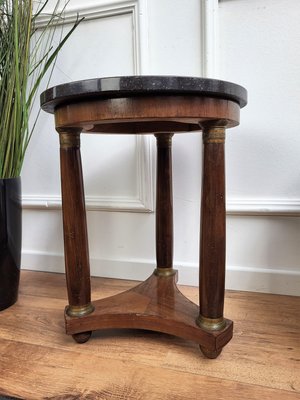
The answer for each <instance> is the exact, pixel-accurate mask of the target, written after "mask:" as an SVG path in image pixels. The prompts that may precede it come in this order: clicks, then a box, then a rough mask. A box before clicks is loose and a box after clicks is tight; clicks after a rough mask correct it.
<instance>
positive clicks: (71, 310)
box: [66, 303, 95, 317]
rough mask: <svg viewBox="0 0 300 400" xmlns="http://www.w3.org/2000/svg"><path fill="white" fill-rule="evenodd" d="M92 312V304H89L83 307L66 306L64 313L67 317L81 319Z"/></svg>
mask: <svg viewBox="0 0 300 400" xmlns="http://www.w3.org/2000/svg"><path fill="white" fill-rule="evenodd" d="M94 310H95V308H94V306H93V304H92V303H89V304H85V305H84V306H68V307H67V310H66V312H67V315H68V316H69V317H83V316H84V315H88V314H91V313H92V312H93V311H94Z"/></svg>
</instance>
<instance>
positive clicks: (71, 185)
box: [58, 129, 94, 343]
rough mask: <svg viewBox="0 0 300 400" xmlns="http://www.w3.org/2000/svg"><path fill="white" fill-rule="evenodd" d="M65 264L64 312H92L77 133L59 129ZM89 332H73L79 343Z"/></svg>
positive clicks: (72, 315) (87, 337)
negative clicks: (66, 291) (66, 299)
mask: <svg viewBox="0 0 300 400" xmlns="http://www.w3.org/2000/svg"><path fill="white" fill-rule="evenodd" d="M58 132H59V138H60V165H61V188H62V211H63V229H64V247H65V266H66V280H67V290H68V299H69V306H68V307H67V308H66V314H67V315H68V316H71V317H82V316H84V315H87V314H90V313H91V312H93V310H94V307H93V305H92V303H91V285H90V266H89V250H88V236H87V225H86V212H85V199H84V188H83V177H82V167H81V155H80V132H78V130H76V129H69V130H63V131H61V130H59V131H58ZM90 335H91V332H83V333H78V334H76V335H73V338H74V339H75V340H76V341H77V342H79V343H83V342H85V341H87V340H88V339H89V337H90Z"/></svg>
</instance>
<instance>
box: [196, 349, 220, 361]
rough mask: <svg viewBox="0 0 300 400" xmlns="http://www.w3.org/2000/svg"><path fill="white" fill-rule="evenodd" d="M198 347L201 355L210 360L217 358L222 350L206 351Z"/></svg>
mask: <svg viewBox="0 0 300 400" xmlns="http://www.w3.org/2000/svg"><path fill="white" fill-rule="evenodd" d="M199 347H200V350H201V351H202V353H203V355H204V356H205V357H207V358H211V359H214V358H217V357H218V356H219V355H220V354H221V352H222V349H220V350H207V349H206V348H205V347H203V346H199Z"/></svg>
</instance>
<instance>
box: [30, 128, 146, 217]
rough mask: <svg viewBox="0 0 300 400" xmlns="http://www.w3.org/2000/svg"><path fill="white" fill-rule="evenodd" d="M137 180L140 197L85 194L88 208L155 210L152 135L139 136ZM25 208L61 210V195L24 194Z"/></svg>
mask: <svg viewBox="0 0 300 400" xmlns="http://www.w3.org/2000/svg"><path fill="white" fill-rule="evenodd" d="M136 147H137V149H136V181H137V197H129V196H128V197H121V196H111V197H110V196H86V197H85V201H86V210H87V211H125V212H142V213H143V212H144V213H148V212H153V210H154V188H153V171H152V145H151V137H149V136H146V135H141V136H136ZM22 207H23V209H31V210H33V209H38V210H59V209H61V207H62V204H61V196H60V195H38V194H27V195H26V194H25V195H22Z"/></svg>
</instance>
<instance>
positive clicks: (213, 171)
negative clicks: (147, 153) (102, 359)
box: [41, 76, 247, 358]
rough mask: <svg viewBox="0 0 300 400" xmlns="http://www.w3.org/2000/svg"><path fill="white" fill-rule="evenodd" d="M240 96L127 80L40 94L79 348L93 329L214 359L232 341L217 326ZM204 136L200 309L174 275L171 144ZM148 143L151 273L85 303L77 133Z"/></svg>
mask: <svg viewBox="0 0 300 400" xmlns="http://www.w3.org/2000/svg"><path fill="white" fill-rule="evenodd" d="M246 103H247V92H246V90H245V89H244V88H243V87H241V86H239V85H236V84H234V83H230V82H224V81H219V80H214V79H204V78H191V77H175V76H124V77H113V78H102V79H90V80H84V81H78V82H72V83H67V84H63V85H59V86H56V87H53V88H51V89H48V90H46V91H45V92H43V93H42V95H41V106H42V109H43V110H45V111H47V112H49V113H52V114H54V115H55V126H56V130H57V132H58V133H59V138H60V164H61V187H62V208H63V229H64V248H65V267H66V280H67V290H68V301H69V305H68V306H67V307H66V309H65V323H66V332H67V334H71V335H72V336H73V338H74V339H75V340H76V341H77V342H78V343H83V342H86V341H87V340H88V339H89V337H90V335H91V332H92V331H93V330H96V329H106V328H135V329H149V330H153V331H159V332H165V333H168V334H172V335H176V336H179V337H182V338H184V339H187V340H193V341H195V342H197V343H199V345H200V348H201V350H202V352H203V353H204V355H205V356H207V357H209V358H216V357H217V356H218V355H219V354H220V353H221V351H222V348H223V347H224V346H225V344H226V343H228V342H229V340H230V339H231V337H232V328H233V322H232V321H230V320H228V319H225V318H224V317H223V306H224V283H225V169H224V142H225V129H226V128H231V127H233V126H236V125H238V124H239V114H240V108H242V107H244V106H245V105H246ZM190 131H202V132H203V153H204V154H203V168H202V174H203V178H202V199H201V235H200V285H199V286H200V306H197V305H196V304H194V303H192V302H191V301H190V300H188V299H187V298H186V297H185V296H183V295H182V294H181V293H180V291H179V290H178V288H177V286H176V281H177V271H176V270H174V269H173V215H172V212H173V210H172V208H173V207H172V153H171V151H172V147H171V146H172V136H173V134H175V133H178V132H190ZM85 132H89V133H91V132H92V133H110V134H122V133H126V134H128V133H131V134H149V133H152V134H154V135H155V137H156V141H157V183H156V184H157V194H156V260H157V266H156V268H155V270H154V272H153V274H152V275H151V276H150V277H149V278H148V279H147V280H146V281H145V282H143V283H141V284H139V285H138V286H136V287H134V288H133V289H131V290H129V291H126V292H124V293H121V294H118V295H116V296H112V297H109V298H106V299H101V300H97V301H94V302H91V287H90V267H89V251H88V237H87V226H86V212H85V199H84V189H83V177H82V168H81V156H80V134H81V133H85Z"/></svg>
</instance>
